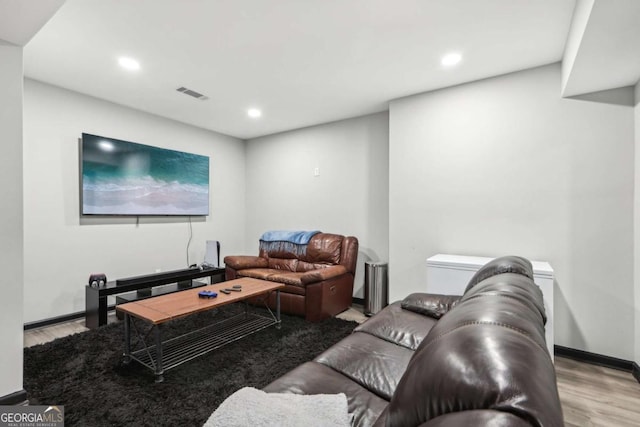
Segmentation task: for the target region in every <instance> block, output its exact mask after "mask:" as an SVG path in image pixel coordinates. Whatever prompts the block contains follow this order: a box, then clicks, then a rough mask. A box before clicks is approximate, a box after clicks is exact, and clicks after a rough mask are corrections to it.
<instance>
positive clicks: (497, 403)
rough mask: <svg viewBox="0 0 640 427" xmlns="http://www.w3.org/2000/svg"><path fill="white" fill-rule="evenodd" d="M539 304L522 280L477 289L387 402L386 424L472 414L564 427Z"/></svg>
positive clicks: (433, 336)
mask: <svg viewBox="0 0 640 427" xmlns="http://www.w3.org/2000/svg"><path fill="white" fill-rule="evenodd" d="M504 283H509V284H512V285H511V287H510V288H509V289H507V286H505V285H504ZM527 288H528V289H527ZM527 298H531V299H532V300H533V301H534V302H535V304H528V303H527V302H525V300H526V299H527ZM541 300H542V296H541V294H539V293H538V290H537V286H536V285H535V283H533V281H532V280H531V279H529V278H527V277H525V276H521V275H519V274H503V275H501V276H499V277H498V276H496V277H491V278H489V279H486V280H485V281H483V282H481V283H479V284H477V288H474V289H473V290H472V291H471V293H470V295H467V294H465V296H464V297H463V298H462V300H461V301H460V302H459V303H458V305H457V306H456V307H455V308H453V309H452V310H451V311H449V313H448V314H447V315H446V316H443V317H442V318H441V319H440V320H439V321H438V323H437V324H436V325H435V326H434V327H433V328H432V329H431V331H430V332H429V334H428V335H427V337H425V339H424V340H423V341H422V343H421V344H420V346H419V347H418V348H417V350H416V352H415V354H414V356H413V358H412V359H411V362H410V363H409V366H408V367H407V370H406V372H405V374H404V375H403V377H402V379H401V381H400V383H399V384H398V387H397V389H396V391H395V394H394V395H393V399H392V400H391V402H390V404H389V408H388V419H387V425H388V426H405V425H419V424H421V423H423V422H426V421H429V420H431V419H432V418H436V417H438V416H441V415H444V414H447V413H450V412H459V411H467V410H473V409H492V410H496V411H503V412H510V413H512V414H514V415H517V416H518V417H520V418H523V419H525V420H527V421H529V422H531V423H532V424H535V425H558V422H557V421H558V420H562V410H561V408H560V399H559V397H558V393H557V388H556V378H555V371H554V368H553V363H552V361H551V358H550V357H549V354H548V353H547V350H546V345H545V342H544V328H543V326H542V317H541V315H540V312H539V311H538V309H537V307H536V305H537V304H538V303H541ZM532 373H535V374H532ZM415 396H420V399H416V398H415Z"/></svg>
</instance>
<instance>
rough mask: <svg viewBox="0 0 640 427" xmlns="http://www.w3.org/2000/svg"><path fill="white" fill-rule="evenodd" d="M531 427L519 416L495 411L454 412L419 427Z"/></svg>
mask: <svg viewBox="0 0 640 427" xmlns="http://www.w3.org/2000/svg"><path fill="white" fill-rule="evenodd" d="M464 426H468V427H531V424H530V423H528V422H527V421H525V420H524V419H522V418H520V417H518V416H517V415H513V414H510V413H508V412H501V411H493V410H486V409H485V410H477V411H462V412H452V413H449V414H445V415H440V416H439V417H436V418H434V419H432V420H430V421H427V422H426V423H424V424H420V426H418V427H464Z"/></svg>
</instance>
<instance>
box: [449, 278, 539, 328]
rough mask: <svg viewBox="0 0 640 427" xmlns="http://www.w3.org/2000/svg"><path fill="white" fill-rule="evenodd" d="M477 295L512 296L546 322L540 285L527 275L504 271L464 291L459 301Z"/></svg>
mask: <svg viewBox="0 0 640 427" xmlns="http://www.w3.org/2000/svg"><path fill="white" fill-rule="evenodd" d="M479 295H500V296H502V297H504V298H513V299H517V300H518V301H520V302H521V303H522V304H524V305H526V306H527V307H529V308H530V309H531V310H533V311H535V312H536V313H537V314H538V315H539V316H540V318H541V319H542V323H543V324H546V322H547V316H546V313H545V309H544V299H543V295H542V291H541V290H540V287H539V286H538V285H536V284H535V282H534V281H533V280H531V279H529V278H528V277H525V276H521V275H519V274H513V273H505V274H501V275H499V276H492V277H490V278H488V279H485V280H483V281H482V282H480V283H478V284H477V285H476V286H474V287H473V289H471V290H470V291H469V292H467V293H465V294H464V295H463V296H462V298H461V299H460V302H463V301H466V300H469V299H472V298H476V297H477V296H479Z"/></svg>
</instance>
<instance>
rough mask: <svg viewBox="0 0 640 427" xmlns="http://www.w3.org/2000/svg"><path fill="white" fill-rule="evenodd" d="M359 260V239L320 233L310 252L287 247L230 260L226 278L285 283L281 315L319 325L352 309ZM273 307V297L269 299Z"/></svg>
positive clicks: (311, 244)
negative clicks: (322, 321)
mask: <svg viewBox="0 0 640 427" xmlns="http://www.w3.org/2000/svg"><path fill="white" fill-rule="evenodd" d="M357 258H358V239H357V238H355V237H351V236H349V237H345V236H341V235H339V234H329V233H318V234H316V235H314V236H313V237H311V239H310V240H309V243H308V244H307V247H306V251H304V252H302V253H296V251H291V250H287V248H286V246H285V247H271V248H266V249H265V248H261V249H260V252H259V255H258V256H246V255H241V256H226V257H225V258H224V263H225V266H226V279H227V280H231V279H235V278H238V277H253V278H255V279H262V280H269V281H273V282H280V283H284V285H285V287H284V288H283V289H282V290H281V291H280V309H281V310H282V312H283V313H288V314H294V315H298V316H304V317H305V319H306V320H309V321H311V322H318V321H320V320H322V319H326V318H328V317H331V316H335V315H336V314H338V313H340V312H342V311H344V310H346V309H347V308H349V307H350V306H351V301H352V296H353V279H354V276H355V271H356V263H357ZM268 303H269V306H270V307H271V308H275V294H273V295H271V296H270V298H269V301H268Z"/></svg>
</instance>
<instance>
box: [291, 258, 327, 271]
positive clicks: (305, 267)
mask: <svg viewBox="0 0 640 427" xmlns="http://www.w3.org/2000/svg"><path fill="white" fill-rule="evenodd" d="M331 265H332V264H324V263H312V262H306V261H302V260H299V262H298V271H303V272H304V271H313V270H319V269H321V268H327V267H331Z"/></svg>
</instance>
